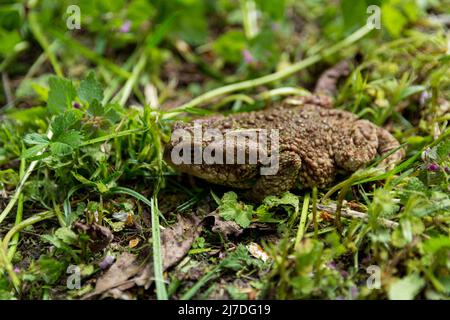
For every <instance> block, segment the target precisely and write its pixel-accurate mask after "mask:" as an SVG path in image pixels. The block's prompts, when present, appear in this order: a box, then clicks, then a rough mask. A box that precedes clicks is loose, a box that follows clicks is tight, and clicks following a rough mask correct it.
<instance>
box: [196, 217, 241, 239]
mask: <svg viewBox="0 0 450 320" xmlns="http://www.w3.org/2000/svg"><path fill="white" fill-rule="evenodd" d="M208 220H212V223H211V224H212V228H211V230H212V231H213V232H218V233H222V234H223V235H224V236H225V237H226V238H228V236H230V235H232V236H235V237H237V236H239V235H241V234H242V232H243V230H242V228H241V227H240V226H239V225H238V224H237V223H236V222H234V221H231V220H230V221H226V220H225V219H223V218H222V217H220V216H219V214H218V212H217V211H213V212H212V213H210V214H209V215H208V216H206V217H205V219H204V221H205V222H206V223H208Z"/></svg>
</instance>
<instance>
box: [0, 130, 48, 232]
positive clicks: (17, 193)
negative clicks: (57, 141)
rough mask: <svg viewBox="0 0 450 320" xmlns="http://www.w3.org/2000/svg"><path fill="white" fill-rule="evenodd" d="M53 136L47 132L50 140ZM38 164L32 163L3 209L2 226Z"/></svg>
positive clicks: (0, 215)
mask: <svg viewBox="0 0 450 320" xmlns="http://www.w3.org/2000/svg"><path fill="white" fill-rule="evenodd" d="M52 136H53V132H51V131H50V130H49V131H48V132H47V138H48V139H49V140H50V139H51V138H52ZM43 152H44V151H41V152H39V153H38V155H40V154H42V153H43ZM38 162H39V160H35V161H32V162H31V163H30V165H29V167H28V168H27V170H26V171H25V173H24V175H23V178H22V179H21V180H20V182H19V185H18V186H17V188H16V190H15V191H14V195H13V196H12V198H11V200H9V203H8V205H7V206H6V208H5V209H3V211H2V213H1V214H0V225H1V224H2V222H3V220H5V218H6V217H7V216H8V214H9V213H10V212H11V210H12V208H14V205H15V204H16V202H17V200H18V199H19V197H20V194H21V193H22V190H23V188H24V186H25V183H26V182H27V180H28V178H29V177H30V175H31V173H32V172H33V170H34V168H35V167H36V165H37V164H38Z"/></svg>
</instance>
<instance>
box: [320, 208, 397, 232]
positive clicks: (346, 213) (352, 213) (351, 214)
mask: <svg viewBox="0 0 450 320" xmlns="http://www.w3.org/2000/svg"><path fill="white" fill-rule="evenodd" d="M317 209H319V210H322V211H325V212H327V213H330V214H333V215H335V214H336V204H334V203H333V204H329V205H323V204H317ZM341 215H342V216H343V217H346V218H354V219H361V220H364V221H367V220H369V216H368V214H367V213H364V212H360V211H356V210H352V209H341ZM378 222H380V223H381V224H382V225H383V226H385V227H388V228H391V229H395V228H397V227H398V223H397V222H395V221H392V220H388V219H384V218H378Z"/></svg>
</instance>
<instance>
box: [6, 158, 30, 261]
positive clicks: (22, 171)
mask: <svg viewBox="0 0 450 320" xmlns="http://www.w3.org/2000/svg"><path fill="white" fill-rule="evenodd" d="M25 164H26V161H25V159H21V160H20V169H19V178H20V179H23V175H24V174H25ZM23 200H24V197H23V193H20V195H19V200H18V203H17V213H16V221H15V222H14V225H16V226H17V225H18V224H20V223H21V222H22V216H23ZM19 237H20V235H19V234H18V233H17V234H15V235H14V237H13V239H12V243H11V247H10V248H9V249H8V260H9V261H11V260H12V258H13V257H14V254H15V253H16V250H17V244H18V243H19Z"/></svg>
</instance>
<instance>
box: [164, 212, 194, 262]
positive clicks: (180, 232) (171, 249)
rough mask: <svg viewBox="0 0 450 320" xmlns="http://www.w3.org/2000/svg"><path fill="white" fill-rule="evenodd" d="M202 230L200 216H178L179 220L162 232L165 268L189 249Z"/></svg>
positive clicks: (178, 259) (179, 258)
mask: <svg viewBox="0 0 450 320" xmlns="http://www.w3.org/2000/svg"><path fill="white" fill-rule="evenodd" d="M200 231H201V225H200V220H199V219H198V218H196V217H195V218H184V217H183V216H181V215H179V216H178V222H177V223H176V224H174V225H173V226H171V227H170V228H167V229H165V230H163V231H162V232H161V244H162V258H163V259H162V260H163V269H164V270H166V269H167V268H169V267H171V266H173V265H174V264H175V263H177V262H178V261H180V260H181V259H182V258H183V257H184V256H185V255H186V254H187V253H188V251H189V249H190V248H191V246H192V243H193V242H194V240H195V238H197V237H198V235H199V234H200Z"/></svg>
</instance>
